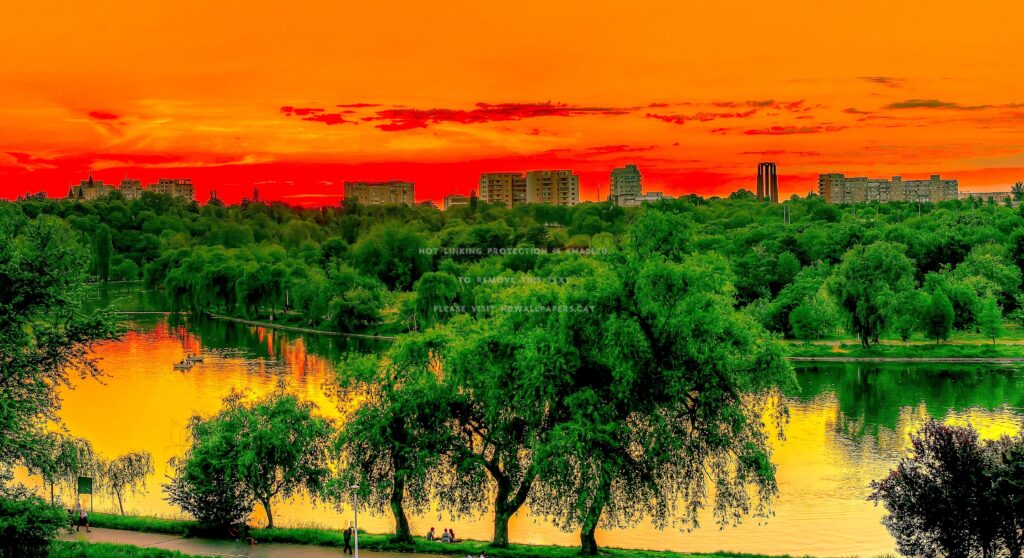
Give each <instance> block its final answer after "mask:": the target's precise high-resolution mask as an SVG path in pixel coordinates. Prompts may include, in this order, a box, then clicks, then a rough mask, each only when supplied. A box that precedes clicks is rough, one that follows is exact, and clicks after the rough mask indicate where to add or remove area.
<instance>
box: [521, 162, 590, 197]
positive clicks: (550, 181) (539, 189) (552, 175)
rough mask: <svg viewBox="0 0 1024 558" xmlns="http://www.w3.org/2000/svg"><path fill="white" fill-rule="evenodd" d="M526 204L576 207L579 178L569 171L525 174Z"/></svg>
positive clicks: (530, 172)
mask: <svg viewBox="0 0 1024 558" xmlns="http://www.w3.org/2000/svg"><path fill="white" fill-rule="evenodd" d="M526 203H546V204H550V205H570V206H571V205H576V204H578V203H580V177H579V175H577V174H576V173H574V172H572V171H571V170H539V171H529V172H527V173H526Z"/></svg>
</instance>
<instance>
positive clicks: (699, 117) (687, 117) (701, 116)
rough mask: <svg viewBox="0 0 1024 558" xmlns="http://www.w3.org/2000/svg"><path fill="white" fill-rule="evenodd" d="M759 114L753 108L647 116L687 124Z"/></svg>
mask: <svg viewBox="0 0 1024 558" xmlns="http://www.w3.org/2000/svg"><path fill="white" fill-rule="evenodd" d="M755 114H757V109H756V108H752V109H750V110H746V111H743V112H698V113H697V114H654V113H650V112H649V113H647V118H654V119H656V120H661V121H663V122H668V123H670V124H686V123H687V122H690V121H697V122H710V121H712V120H718V119H719V118H749V117H751V116H754V115H755Z"/></svg>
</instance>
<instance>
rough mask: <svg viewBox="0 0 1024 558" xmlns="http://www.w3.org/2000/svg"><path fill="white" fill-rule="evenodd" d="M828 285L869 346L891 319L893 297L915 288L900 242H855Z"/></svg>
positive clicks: (866, 345)
mask: <svg viewBox="0 0 1024 558" xmlns="http://www.w3.org/2000/svg"><path fill="white" fill-rule="evenodd" d="M830 286H831V290H832V294H833V295H834V296H835V298H836V301H837V302H838V303H839V306H840V307H841V308H842V309H843V310H844V311H845V312H846V314H847V317H848V319H849V323H850V328H851V331H852V332H853V333H856V334H857V336H858V337H859V338H860V342H861V344H862V345H863V346H864V347H870V346H871V343H872V342H875V341H878V336H879V334H880V333H881V332H882V330H883V329H885V326H886V323H887V321H891V319H892V316H893V309H894V306H895V303H896V301H898V300H899V299H900V298H901V296H904V295H905V294H906V293H907V292H909V291H911V290H913V289H914V264H913V262H911V261H910V259H909V258H907V256H906V247H904V246H903V245H902V244H894V243H890V242H875V243H873V244H870V245H868V246H858V247H856V248H853V249H852V250H850V251H848V252H847V253H846V255H844V256H843V262H842V264H840V265H839V266H838V267H837V268H836V271H835V275H834V276H833V278H832V281H831V284H830ZM947 302H948V300H947Z"/></svg>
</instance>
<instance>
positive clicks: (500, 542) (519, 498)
mask: <svg viewBox="0 0 1024 558" xmlns="http://www.w3.org/2000/svg"><path fill="white" fill-rule="evenodd" d="M493 468H494V471H497V467H496V466H494V467H493ZM492 477H493V478H494V480H495V482H497V484H498V493H497V494H496V495H495V497H494V537H493V538H492V539H491V546H497V547H507V546H508V522H509V520H511V519H512V516H513V515H515V513H516V512H517V511H519V508H521V507H523V504H524V503H526V497H527V496H528V495H529V494H530V488H531V487H532V486H533V479H534V477H535V473H534V471H533V467H532V466H531V467H530V468H529V469H528V470H527V471H526V473H525V474H524V475H523V478H522V480H520V481H519V487H518V488H517V489H516V491H515V492H514V493H513V492H512V483H511V482H510V481H509V480H508V477H505V476H498V475H494V474H493V471H492Z"/></svg>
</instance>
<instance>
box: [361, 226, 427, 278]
mask: <svg viewBox="0 0 1024 558" xmlns="http://www.w3.org/2000/svg"><path fill="white" fill-rule="evenodd" d="M430 260H431V256H430V253H429V251H428V250H427V243H426V241H425V240H424V239H423V237H422V236H421V235H419V234H417V233H415V232H412V231H410V230H408V229H406V228H405V227H400V226H398V225H395V224H391V225H388V226H385V227H383V228H381V229H379V230H376V231H374V232H373V233H371V234H370V235H368V236H366V237H364V238H363V239H362V240H360V241H359V242H358V243H357V244H356V245H355V247H353V249H352V265H354V266H355V268H356V269H358V270H359V271H360V272H361V273H363V274H365V275H368V276H370V277H376V278H377V279H379V280H380V281H381V282H382V283H384V285H386V286H387V287H388V288H389V289H397V290H403V291H407V290H409V289H411V288H412V285H413V283H415V282H416V280H417V279H419V278H420V276H421V275H423V274H424V273H426V272H427V271H430V263H431V262H430Z"/></svg>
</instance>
